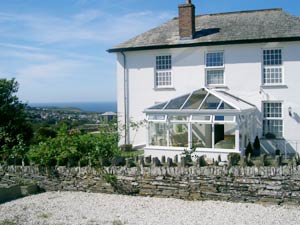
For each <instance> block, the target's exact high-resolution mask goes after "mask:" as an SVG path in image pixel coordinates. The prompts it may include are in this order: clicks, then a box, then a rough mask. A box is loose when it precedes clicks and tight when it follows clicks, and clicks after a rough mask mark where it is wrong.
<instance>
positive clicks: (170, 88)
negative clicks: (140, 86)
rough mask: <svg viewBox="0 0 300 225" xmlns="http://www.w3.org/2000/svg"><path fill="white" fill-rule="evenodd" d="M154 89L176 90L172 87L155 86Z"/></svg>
mask: <svg viewBox="0 0 300 225" xmlns="http://www.w3.org/2000/svg"><path fill="white" fill-rule="evenodd" d="M153 90H154V91H176V89H175V88H174V87H155V88H153Z"/></svg>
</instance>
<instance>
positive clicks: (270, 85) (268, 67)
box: [261, 47, 285, 87]
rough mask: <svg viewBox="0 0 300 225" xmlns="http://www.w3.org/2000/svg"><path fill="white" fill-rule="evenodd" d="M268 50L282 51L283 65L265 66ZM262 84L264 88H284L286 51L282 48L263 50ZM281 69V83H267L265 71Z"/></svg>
mask: <svg viewBox="0 0 300 225" xmlns="http://www.w3.org/2000/svg"><path fill="white" fill-rule="evenodd" d="M267 50H280V51H281V64H280V65H265V60H264V52H265V51H267ZM261 65H262V67H261V74H262V77H261V83H262V86H265V87H272V86H273V87H274V86H284V85H285V82H284V74H285V73H284V49H283V48H282V47H274V48H263V49H262V51H261ZM277 68H278V69H281V82H278V83H270V82H265V80H267V79H266V77H265V69H277ZM275 79H279V78H275ZM268 80H271V79H270V78H268Z"/></svg>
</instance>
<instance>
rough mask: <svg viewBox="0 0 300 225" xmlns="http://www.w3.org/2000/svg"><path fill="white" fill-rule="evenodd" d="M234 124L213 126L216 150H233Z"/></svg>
mask: <svg viewBox="0 0 300 225" xmlns="http://www.w3.org/2000/svg"><path fill="white" fill-rule="evenodd" d="M235 130H236V125H235V124H215V132H214V136H215V137H214V146H215V148H217V149H234V148H235Z"/></svg>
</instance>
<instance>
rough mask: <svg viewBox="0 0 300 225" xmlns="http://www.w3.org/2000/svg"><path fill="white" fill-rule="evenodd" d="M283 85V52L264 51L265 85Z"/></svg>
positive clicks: (274, 50) (279, 50)
mask: <svg viewBox="0 0 300 225" xmlns="http://www.w3.org/2000/svg"><path fill="white" fill-rule="evenodd" d="M282 83H283V68H282V50H281V49H266V50H263V84H264V85H276V84H282Z"/></svg>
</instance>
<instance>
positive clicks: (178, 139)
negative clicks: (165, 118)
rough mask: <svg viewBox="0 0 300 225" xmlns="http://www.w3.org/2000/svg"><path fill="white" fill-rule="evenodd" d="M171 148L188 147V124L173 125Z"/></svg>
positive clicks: (170, 131)
mask: <svg viewBox="0 0 300 225" xmlns="http://www.w3.org/2000/svg"><path fill="white" fill-rule="evenodd" d="M169 133H170V146H172V147H188V145H189V143H188V142H189V140H188V139H189V132H188V124H184V123H181V124H179V123H171V124H170V126H169Z"/></svg>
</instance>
